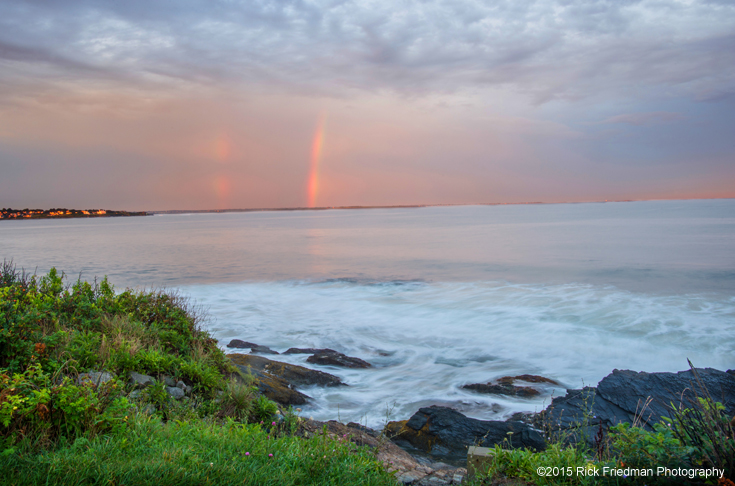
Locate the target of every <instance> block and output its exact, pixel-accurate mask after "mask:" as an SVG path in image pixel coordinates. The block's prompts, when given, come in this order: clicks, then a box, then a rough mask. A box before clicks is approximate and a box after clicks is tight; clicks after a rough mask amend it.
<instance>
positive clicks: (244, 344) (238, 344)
mask: <svg viewBox="0 0 735 486" xmlns="http://www.w3.org/2000/svg"><path fill="white" fill-rule="evenodd" d="M227 347H228V348H238V349H250V352H251V353H260V354H278V351H273V350H272V349H271V348H269V347H268V346H261V345H260V344H255V343H250V342H248V341H242V340H240V339H233V340H232V341H230V344H228V345H227Z"/></svg>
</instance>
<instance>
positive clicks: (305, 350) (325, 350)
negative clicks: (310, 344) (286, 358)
mask: <svg viewBox="0 0 735 486" xmlns="http://www.w3.org/2000/svg"><path fill="white" fill-rule="evenodd" d="M336 352H337V351H335V350H334V349H329V348H288V349H287V350H286V351H284V352H283V354H317V353H336Z"/></svg>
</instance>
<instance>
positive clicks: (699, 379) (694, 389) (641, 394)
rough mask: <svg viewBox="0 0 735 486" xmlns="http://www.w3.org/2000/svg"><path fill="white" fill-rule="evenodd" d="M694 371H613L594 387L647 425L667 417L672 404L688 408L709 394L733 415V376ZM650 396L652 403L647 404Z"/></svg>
mask: <svg viewBox="0 0 735 486" xmlns="http://www.w3.org/2000/svg"><path fill="white" fill-rule="evenodd" d="M695 371H696V373H695ZM695 371H692V370H687V371H680V372H678V373H644V372H641V373H636V372H635V371H630V370H613V372H612V373H611V374H609V375H607V376H606V377H605V378H603V379H602V381H601V382H600V383H599V384H598V385H597V393H598V394H599V395H600V396H601V397H602V398H604V399H605V400H607V401H609V402H610V403H613V404H615V405H617V406H618V407H620V408H622V409H623V410H626V411H627V412H629V413H633V414H636V413H640V414H641V418H642V419H643V421H644V423H646V424H648V425H653V424H655V423H657V422H660V421H661V417H668V416H669V414H670V411H671V404H672V403H673V404H674V406H675V407H679V406H680V405H681V406H684V407H691V405H693V404H694V403H695V402H696V396H701V397H704V396H706V395H709V396H711V397H712V399H713V400H715V401H717V402H721V403H722V404H723V405H724V406H725V411H726V413H728V414H730V415H731V414H733V413H735V377H733V376H732V375H730V374H728V373H726V372H724V371H719V370H716V369H713V368H699V369H696V370H695ZM649 397H650V398H651V400H650V402H649V403H648V404H647V405H646V400H647V399H648V398H649Z"/></svg>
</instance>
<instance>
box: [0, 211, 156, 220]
mask: <svg viewBox="0 0 735 486" xmlns="http://www.w3.org/2000/svg"><path fill="white" fill-rule="evenodd" d="M150 214H151V213H149V212H146V211H114V210H110V209H67V208H51V209H11V208H5V209H2V210H0V221H11V220H24V219H72V218H114V217H124V216H148V215H150Z"/></svg>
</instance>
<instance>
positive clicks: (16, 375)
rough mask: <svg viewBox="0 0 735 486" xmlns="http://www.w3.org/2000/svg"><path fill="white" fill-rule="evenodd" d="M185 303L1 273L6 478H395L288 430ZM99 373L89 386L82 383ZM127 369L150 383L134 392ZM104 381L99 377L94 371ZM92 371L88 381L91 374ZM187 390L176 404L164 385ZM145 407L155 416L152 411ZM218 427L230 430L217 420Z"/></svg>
mask: <svg viewBox="0 0 735 486" xmlns="http://www.w3.org/2000/svg"><path fill="white" fill-rule="evenodd" d="M201 320H202V318H201V316H200V315H199V314H198V313H197V311H196V309H194V308H192V307H191V306H190V305H189V304H188V302H187V301H186V300H185V299H182V298H181V297H179V296H177V295H176V294H174V293H170V292H162V291H152V292H150V291H149V292H145V291H134V290H126V291H124V292H121V293H119V294H116V293H115V291H114V289H113V287H112V285H110V284H109V282H108V281H107V279H106V278H105V279H103V280H102V281H101V282H99V283H97V282H94V283H89V282H84V281H81V280H77V281H76V282H74V283H73V284H72V285H69V284H67V283H66V282H65V276H64V274H63V273H59V272H57V271H56V270H55V269H52V270H51V271H50V272H49V273H48V274H47V275H45V276H42V277H40V278H38V277H36V276H35V275H34V276H29V275H26V274H25V273H23V272H18V271H16V269H15V267H13V266H12V264H10V263H8V262H5V263H4V264H3V265H2V267H0V471H2V479H0V482H2V483H3V484H17V485H35V484H48V485H54V484H58V485H61V484H63V485H67V484H156V485H167V484H171V485H174V484H175V485H180V484H183V485H186V484H191V485H199V484H235V483H237V484H257V485H261V484H273V485H281V484H340V485H342V484H346V485H352V484H354V485H357V484H368V485H371V484H372V485H384V484H385V485H387V484H393V483H394V481H393V478H392V477H391V476H390V475H389V474H387V473H386V472H385V471H384V470H383V468H382V467H381V465H380V464H379V463H378V462H376V460H375V457H374V455H373V454H371V453H369V452H367V451H363V450H360V449H357V448H356V446H354V445H352V444H345V443H341V442H337V441H334V440H332V439H329V438H328V437H326V435H325V436H323V437H312V438H311V439H308V440H304V439H301V438H298V437H294V436H289V435H287V434H286V433H285V432H286V431H290V433H291V434H293V433H294V432H295V430H296V426H297V425H298V418H297V417H295V415H293V412H289V413H288V414H287V417H286V419H284V420H283V421H282V422H281V423H282V424H284V427H280V428H279V426H277V427H273V426H272V425H268V426H266V427H267V429H268V430H265V428H261V427H260V426H259V425H257V424H251V425H244V424H242V423H238V422H245V421H247V420H252V421H256V422H257V421H263V422H268V423H272V422H271V419H274V415H275V414H276V413H277V411H278V407H277V405H276V404H275V403H274V402H272V401H270V400H268V399H267V398H265V397H263V396H259V395H258V393H257V388H256V387H254V386H253V383H252V378H249V380H250V381H248V378H246V381H245V383H242V382H235V381H228V380H226V379H225V378H226V377H228V376H230V375H231V374H232V373H233V372H234V371H235V370H234V368H233V367H232V365H231V364H230V363H229V360H228V359H227V358H226V356H225V355H224V353H222V351H221V350H220V349H219V348H218V347H217V343H216V341H215V340H214V339H212V338H211V337H210V336H209V334H208V333H207V332H206V331H203V330H202V329H201V328H200V324H201ZM91 371H96V372H101V371H106V372H109V373H111V374H112V375H113V377H116V378H113V379H112V380H109V381H106V382H105V383H102V384H99V385H96V384H95V383H92V382H90V381H81V380H79V379H78V378H79V377H80V376H79V375H80V373H84V372H91ZM131 371H136V372H139V373H145V374H149V375H152V376H153V377H154V378H155V380H156V382H155V383H154V384H153V385H149V386H147V387H146V388H144V389H143V390H140V391H139V390H132V384H129V383H128V378H129V376H130V372H131ZM95 376H99V375H95ZM88 377H89V375H88ZM166 378H172V379H175V380H183V381H184V382H185V383H186V384H187V386H191V387H192V388H193V393H192V394H190V395H189V396H186V397H184V398H182V399H180V400H174V399H172V397H171V396H170V394H169V393H168V390H167V388H166V386H165V379H166ZM151 406H153V407H155V408H156V409H157V411H158V412H157V413H155V414H153V415H150V410H151ZM223 422H224V423H223Z"/></svg>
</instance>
